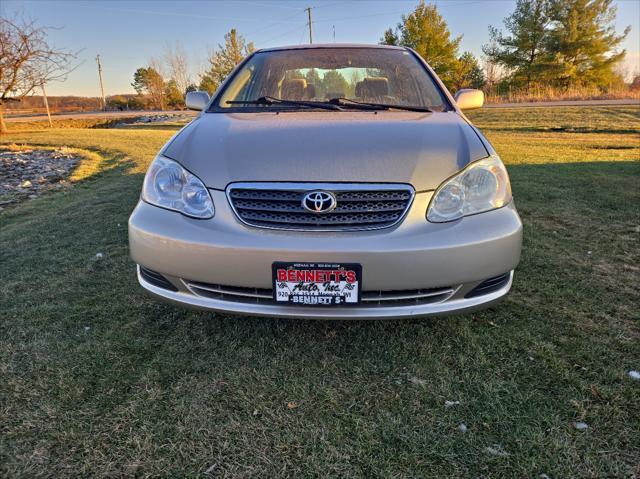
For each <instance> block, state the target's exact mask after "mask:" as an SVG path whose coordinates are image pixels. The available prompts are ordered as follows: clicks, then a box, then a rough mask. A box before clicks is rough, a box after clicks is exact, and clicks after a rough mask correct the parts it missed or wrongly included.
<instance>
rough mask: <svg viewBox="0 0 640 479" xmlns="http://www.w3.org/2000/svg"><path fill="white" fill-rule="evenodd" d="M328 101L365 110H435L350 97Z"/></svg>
mask: <svg viewBox="0 0 640 479" xmlns="http://www.w3.org/2000/svg"><path fill="white" fill-rule="evenodd" d="M327 103H329V104H331V105H338V106H345V107H352V108H361V109H363V110H390V109H392V108H393V109H394V110H407V111H420V112H425V113H431V112H433V110H432V109H431V108H427V107H424V106H411V105H392V104H388V103H370V102H364V101H356V100H351V99H349V98H332V99H331V100H329V101H328V102H327Z"/></svg>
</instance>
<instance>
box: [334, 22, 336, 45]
mask: <svg viewBox="0 0 640 479" xmlns="http://www.w3.org/2000/svg"><path fill="white" fill-rule="evenodd" d="M335 42H336V26H335V25H333V43H335Z"/></svg>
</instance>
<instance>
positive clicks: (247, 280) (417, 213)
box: [129, 191, 522, 290]
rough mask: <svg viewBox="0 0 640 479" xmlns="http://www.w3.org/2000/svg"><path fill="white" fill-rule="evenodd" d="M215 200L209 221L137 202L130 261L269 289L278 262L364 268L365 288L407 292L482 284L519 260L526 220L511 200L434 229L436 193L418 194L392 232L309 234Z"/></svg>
mask: <svg viewBox="0 0 640 479" xmlns="http://www.w3.org/2000/svg"><path fill="white" fill-rule="evenodd" d="M212 197H213V198H214V203H215V205H216V215H215V216H214V218H212V219H210V220H197V219H193V218H188V217H186V216H183V215H180V214H176V213H175V212H172V211H167V210H164V209H161V208H157V207H155V206H152V205H148V204H146V203H144V202H140V203H139V204H138V207H137V208H136V210H135V211H134V213H133V214H132V216H131V219H130V221H129V242H130V248H131V257H132V258H133V260H134V261H135V262H136V263H138V264H141V265H144V266H145V267H148V268H150V269H152V270H154V271H157V272H159V273H162V274H169V275H172V276H177V277H181V278H185V279H188V280H192V281H202V282H207V283H216V284H224V285H229V286H251V287H256V288H270V287H271V286H272V284H271V281H272V279H271V264H272V263H273V262H274V261H291V262H305V261H307V262H325V263H360V264H361V265H362V269H363V288H364V289H372V290H403V289H414V288H434V287H441V286H451V285H456V284H462V283H469V282H473V281H480V280H482V279H485V278H488V277H492V276H497V275H499V274H502V273H504V272H506V271H510V270H512V269H514V268H515V266H516V265H517V264H518V261H519V259H520V245H521V241H522V223H521V222H520V218H519V217H518V214H517V212H516V210H515V208H514V206H513V204H512V203H511V204H509V205H507V206H505V207H504V208H500V209H498V210H495V211H491V212H488V213H483V214H479V215H475V216H468V217H465V218H463V219H461V220H459V221H456V222H452V223H439V224H435V223H428V222H427V221H426V220H425V217H424V214H425V211H426V208H427V205H428V202H429V200H430V198H431V193H419V194H416V196H415V199H414V202H413V204H412V206H411V208H410V210H409V212H408V214H407V216H406V217H405V218H404V220H403V221H402V223H401V224H400V225H398V226H397V227H395V228H392V229H386V230H377V231H358V232H355V231H350V232H313V233H311V232H292V231H281V230H267V229H262V228H255V227H251V226H246V225H244V224H243V223H241V222H240V220H238V218H237V217H236V215H235V214H234V213H233V211H232V209H231V207H230V205H229V203H228V201H227V199H226V196H225V195H224V193H223V192H217V191H212ZM167 251H171V254H166V252H167ZM240 265H241V267H240Z"/></svg>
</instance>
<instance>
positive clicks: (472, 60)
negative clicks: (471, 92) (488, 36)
mask: <svg viewBox="0 0 640 479" xmlns="http://www.w3.org/2000/svg"><path fill="white" fill-rule="evenodd" d="M485 83H486V80H485V77H484V72H483V71H482V68H480V64H479V63H478V59H477V58H476V57H475V56H473V54H472V53H471V52H464V53H463V54H462V56H461V57H460V58H459V59H458V67H457V69H456V71H455V75H454V87H455V89H456V90H460V89H462V88H477V89H481V88H483V87H484V85H485Z"/></svg>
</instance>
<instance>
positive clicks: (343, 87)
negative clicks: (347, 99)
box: [320, 70, 349, 97]
mask: <svg viewBox="0 0 640 479" xmlns="http://www.w3.org/2000/svg"><path fill="white" fill-rule="evenodd" d="M348 88H349V82H347V80H346V79H345V77H343V76H342V74H341V73H340V72H338V71H336V70H329V71H328V72H326V73H325V74H324V76H323V77H322V81H321V82H320V91H321V92H322V93H321V95H322V96H326V95H327V94H329V95H331V96H332V97H333V96H340V97H343V96H345V95H346V94H347V90H348Z"/></svg>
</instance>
